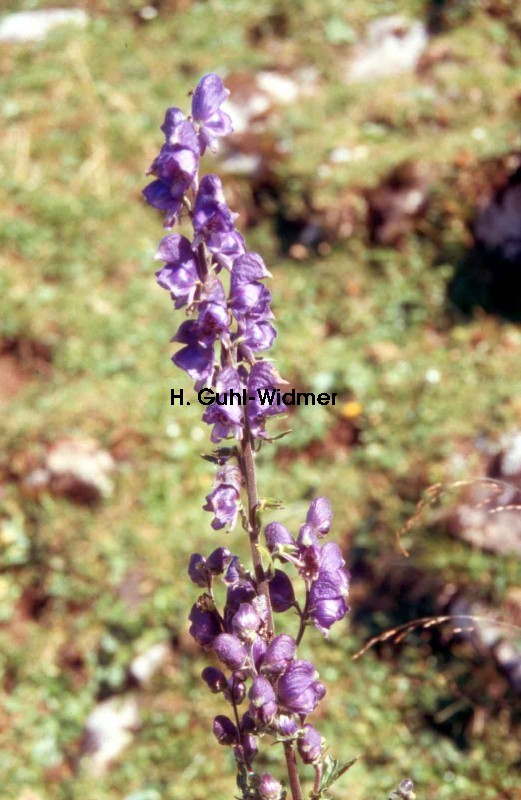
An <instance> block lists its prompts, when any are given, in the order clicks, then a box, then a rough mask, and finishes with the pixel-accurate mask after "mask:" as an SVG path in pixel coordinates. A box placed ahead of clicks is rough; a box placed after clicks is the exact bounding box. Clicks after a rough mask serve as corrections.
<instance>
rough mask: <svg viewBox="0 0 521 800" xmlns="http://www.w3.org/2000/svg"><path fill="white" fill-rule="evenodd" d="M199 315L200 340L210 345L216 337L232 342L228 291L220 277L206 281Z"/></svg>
mask: <svg viewBox="0 0 521 800" xmlns="http://www.w3.org/2000/svg"><path fill="white" fill-rule="evenodd" d="M198 311H199V315H198V317H197V327H198V342H199V344H201V345H203V346H206V347H209V346H211V345H213V344H214V342H215V341H216V339H221V340H222V341H223V342H224V343H225V344H229V342H230V315H229V313H228V308H227V305H226V293H225V291H224V286H223V285H222V283H221V281H220V280H219V278H215V277H210V278H208V280H207V281H206V282H205V284H204V287H203V293H202V295H201V298H200V301H199V306H198Z"/></svg>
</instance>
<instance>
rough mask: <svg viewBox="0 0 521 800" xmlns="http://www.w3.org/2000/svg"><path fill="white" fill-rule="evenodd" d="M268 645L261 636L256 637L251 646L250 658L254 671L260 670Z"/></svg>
mask: <svg viewBox="0 0 521 800" xmlns="http://www.w3.org/2000/svg"><path fill="white" fill-rule="evenodd" d="M267 647H268V645H267V644H266V641H265V640H264V639H263V638H262V636H257V637H256V638H255V639H254V640H253V642H252V645H251V657H252V659H253V664H254V666H255V669H257V670H260V668H261V664H262V662H263V660H264V655H265V653H266V650H267Z"/></svg>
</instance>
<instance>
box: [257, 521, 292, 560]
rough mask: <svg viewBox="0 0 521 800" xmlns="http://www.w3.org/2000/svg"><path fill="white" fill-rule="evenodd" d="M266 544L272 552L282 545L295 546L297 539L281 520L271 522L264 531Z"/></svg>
mask: <svg viewBox="0 0 521 800" xmlns="http://www.w3.org/2000/svg"><path fill="white" fill-rule="evenodd" d="M264 536H265V537H266V544H267V546H268V550H269V551H270V553H273V552H275V551H277V550H278V549H279V548H280V547H284V546H285V545H290V546H293V547H295V540H294V538H293V536H292V535H291V533H290V532H289V531H288V529H287V528H286V526H285V525H282V524H281V523H280V522H270V524H269V525H266V529H265V531H264Z"/></svg>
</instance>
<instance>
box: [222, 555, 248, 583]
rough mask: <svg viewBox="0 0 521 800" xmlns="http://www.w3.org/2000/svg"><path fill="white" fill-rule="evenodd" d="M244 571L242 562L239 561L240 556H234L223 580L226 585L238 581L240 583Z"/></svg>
mask: <svg viewBox="0 0 521 800" xmlns="http://www.w3.org/2000/svg"><path fill="white" fill-rule="evenodd" d="M243 571H244V570H243V567H242V564H241V562H240V561H239V557H238V556H233V557H232V560H231V561H230V564H229V566H228V569H227V570H226V573H225V575H224V577H223V581H224V583H225V584H226V586H234V585H235V584H236V583H238V581H240V579H241V575H242V573H243Z"/></svg>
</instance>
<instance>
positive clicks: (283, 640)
mask: <svg viewBox="0 0 521 800" xmlns="http://www.w3.org/2000/svg"><path fill="white" fill-rule="evenodd" d="M296 650H297V644H296V642H295V640H294V639H293V637H292V636H288V634H286V633H280V634H279V635H278V636H275V638H274V639H272V640H271V642H270V643H269V645H268V649H267V650H266V654H265V656H264V658H263V659H262V667H261V669H262V671H263V672H269V673H270V674H272V675H281V674H282V673H283V672H285V671H286V669H287V667H288V665H289V663H290V661H292V659H293V657H294V655H295V652H296Z"/></svg>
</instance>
